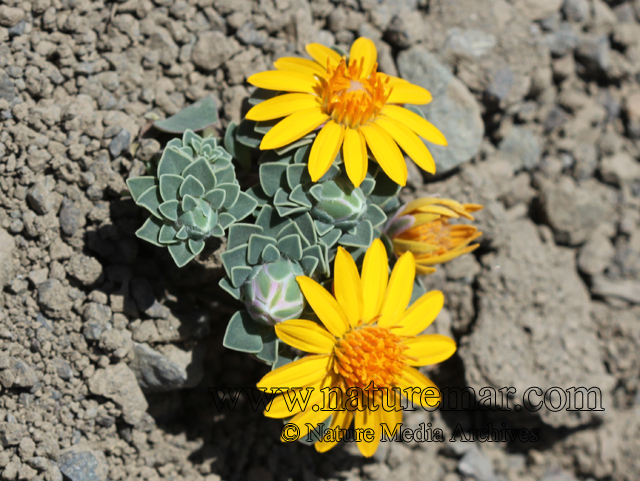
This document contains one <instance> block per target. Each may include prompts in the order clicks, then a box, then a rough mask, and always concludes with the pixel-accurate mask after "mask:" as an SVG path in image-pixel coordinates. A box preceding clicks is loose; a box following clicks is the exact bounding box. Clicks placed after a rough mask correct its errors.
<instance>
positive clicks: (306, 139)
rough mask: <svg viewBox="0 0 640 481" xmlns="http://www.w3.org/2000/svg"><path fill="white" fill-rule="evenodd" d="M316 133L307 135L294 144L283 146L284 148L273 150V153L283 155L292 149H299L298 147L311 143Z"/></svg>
mask: <svg viewBox="0 0 640 481" xmlns="http://www.w3.org/2000/svg"><path fill="white" fill-rule="evenodd" d="M316 133H317V132H312V133H310V134H307V135H305V136H304V137H302V138H300V139H299V140H296V141H295V142H292V143H290V144H289V145H285V146H284V147H281V148H279V149H275V152H276V154H278V155H283V154H286V153H287V152H290V151H292V150H294V149H299V148H300V147H303V146H305V145H308V144H311V142H313V139H315V138H316ZM294 160H295V159H294Z"/></svg>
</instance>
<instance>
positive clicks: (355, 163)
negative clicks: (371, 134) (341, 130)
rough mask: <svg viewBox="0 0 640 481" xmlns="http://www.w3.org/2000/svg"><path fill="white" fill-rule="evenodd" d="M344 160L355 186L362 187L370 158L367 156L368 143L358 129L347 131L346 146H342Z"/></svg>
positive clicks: (345, 136) (348, 129)
mask: <svg viewBox="0 0 640 481" xmlns="http://www.w3.org/2000/svg"><path fill="white" fill-rule="evenodd" d="M342 158H343V160H344V164H345V166H346V169H347V175H348V176H349V179H350V180H351V182H352V183H353V185H354V186H356V187H360V184H361V183H362V181H363V180H364V178H365V177H366V175H367V167H368V166H369V158H368V156H367V143H366V142H365V140H364V137H363V136H362V134H361V133H360V132H358V131H357V130H356V129H351V128H347V129H346V132H345V135H344V145H343V146H342Z"/></svg>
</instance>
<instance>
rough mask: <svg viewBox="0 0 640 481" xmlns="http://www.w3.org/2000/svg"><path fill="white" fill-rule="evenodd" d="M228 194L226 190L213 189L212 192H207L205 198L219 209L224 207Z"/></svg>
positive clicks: (215, 208)
mask: <svg viewBox="0 0 640 481" xmlns="http://www.w3.org/2000/svg"><path fill="white" fill-rule="evenodd" d="M226 195H227V194H226V192H225V191H224V190H222V189H213V190H212V191H211V192H207V194H206V195H205V196H204V200H206V201H207V202H208V203H209V205H210V206H211V208H212V209H213V210H216V211H217V210H218V209H220V207H222V204H223V203H224V198H225V196H226Z"/></svg>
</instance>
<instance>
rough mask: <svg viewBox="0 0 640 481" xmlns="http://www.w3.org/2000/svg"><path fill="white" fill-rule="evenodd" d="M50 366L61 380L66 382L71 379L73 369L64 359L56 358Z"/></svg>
mask: <svg viewBox="0 0 640 481" xmlns="http://www.w3.org/2000/svg"><path fill="white" fill-rule="evenodd" d="M51 364H52V365H53V367H54V368H55V369H56V373H57V374H58V376H59V377H60V378H61V379H64V380H65V381H68V380H69V379H71V378H72V377H73V369H72V368H71V364H69V363H68V362H67V361H65V360H64V359H61V358H59V357H57V358H55V359H54V360H53V361H51Z"/></svg>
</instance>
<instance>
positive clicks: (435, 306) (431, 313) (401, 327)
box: [392, 291, 444, 336]
mask: <svg viewBox="0 0 640 481" xmlns="http://www.w3.org/2000/svg"><path fill="white" fill-rule="evenodd" d="M442 306H444V295H443V294H442V292H440V291H430V292H427V293H426V294H423V295H422V296H420V297H419V298H418V300H417V301H415V302H414V303H413V304H411V307H410V308H409V309H407V311H406V312H405V313H404V316H402V318H401V319H400V321H399V322H398V323H397V324H396V326H395V327H394V328H393V331H392V332H393V333H394V334H395V335H396V336H416V335H418V334H420V333H421V332H422V331H424V330H425V329H426V328H427V327H429V326H430V325H431V323H432V322H433V321H434V320H435V318H436V317H438V314H439V313H440V310H442Z"/></svg>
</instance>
